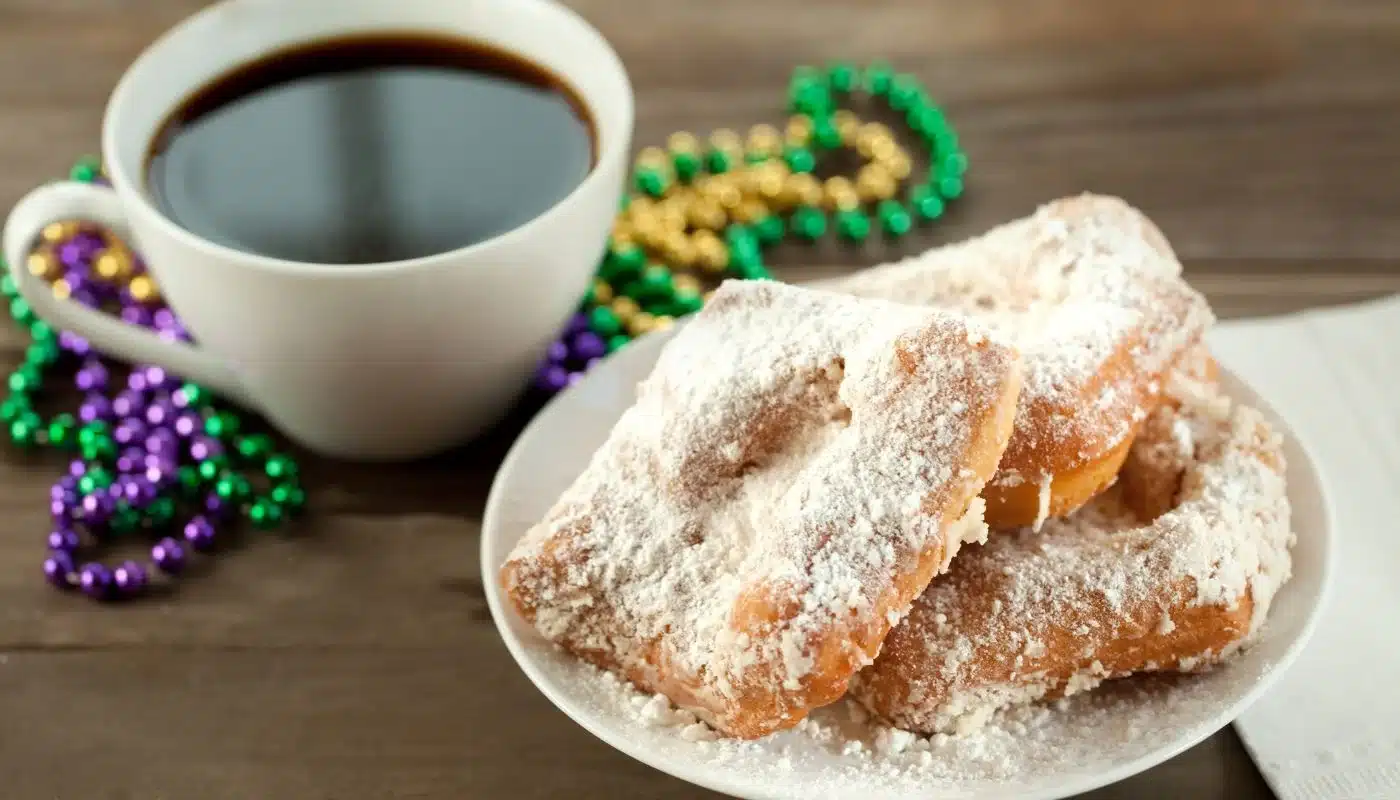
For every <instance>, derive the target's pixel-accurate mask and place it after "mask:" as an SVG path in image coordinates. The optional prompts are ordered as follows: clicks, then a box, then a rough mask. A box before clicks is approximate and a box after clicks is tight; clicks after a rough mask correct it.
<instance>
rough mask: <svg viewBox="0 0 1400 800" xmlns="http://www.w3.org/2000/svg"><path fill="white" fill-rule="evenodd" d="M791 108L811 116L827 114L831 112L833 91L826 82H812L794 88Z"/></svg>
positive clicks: (790, 103)
mask: <svg viewBox="0 0 1400 800" xmlns="http://www.w3.org/2000/svg"><path fill="white" fill-rule="evenodd" d="M789 108H790V109H791V110H793V111H796V112H798V113H799V114H807V115H809V116H816V115H818V114H825V113H826V112H828V111H830V110H831V91H830V90H829V89H828V88H827V87H826V84H825V82H820V83H818V82H812V83H807V84H804V85H801V86H797V87H794V89H793V91H792V93H791V99H790V102H789Z"/></svg>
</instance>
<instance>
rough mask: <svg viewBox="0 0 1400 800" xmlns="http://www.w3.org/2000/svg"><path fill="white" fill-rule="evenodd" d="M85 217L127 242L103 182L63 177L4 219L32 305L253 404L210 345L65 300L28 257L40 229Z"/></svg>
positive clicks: (53, 320)
mask: <svg viewBox="0 0 1400 800" xmlns="http://www.w3.org/2000/svg"><path fill="white" fill-rule="evenodd" d="M73 219H81V220H86V221H90V222H94V223H97V224H98V225H101V226H103V227H106V228H107V229H109V230H111V231H112V232H113V233H115V234H116V235H118V236H120V237H121V238H122V239H124V240H126V241H127V242H131V241H133V239H132V237H131V228H130V226H129V225H127V221H126V215H125V214H124V213H123V212H122V208H121V203H120V201H119V200H118V198H117V194H116V192H114V191H112V190H111V189H110V188H107V187H104V186H96V185H93V184H90V183H79V182H76V181H62V182H58V183H51V184H48V185H47V186H40V187H39V188H37V189H35V190H34V191H32V192H30V193H29V194H27V195H25V196H24V199H22V200H20V201H19V203H18V204H17V205H16V206H15V207H14V209H13V210H12V211H11V212H10V217H9V219H8V220H6V222H5V232H4V242H3V245H4V247H3V252H4V255H5V261H6V262H7V263H8V264H9V270H10V277H11V278H12V279H13V280H14V282H15V285H16V286H17V287H19V293H20V296H22V297H23V298H24V299H25V301H26V302H28V303H29V306H30V308H32V309H34V312H35V313H36V314H37V315H38V316H39V317H40V318H41V319H43V320H44V321H45V322H47V323H49V324H50V325H52V326H53V327H54V328H55V329H56V330H66V331H71V332H73V333H76V334H78V335H79V336H82V337H83V338H84V339H87V340H88V341H89V342H91V343H92V344H93V345H94V346H95V347H96V348H97V349H99V350H102V351H104V352H106V353H109V354H111V355H113V356H116V357H117V358H120V359H122V360H125V361H129V362H132V363H142V364H158V365H160V366H162V367H164V368H166V369H167V370H169V371H170V373H171V374H173V375H178V376H180V377H181V378H183V379H185V380H190V381H194V382H195V383H197V384H200V385H202V386H204V387H207V388H208V389H210V390H212V391H214V392H215V393H217V394H220V395H223V396H224V397H225V398H227V399H229V400H233V401H234V402H237V403H239V404H240V405H244V406H248V407H254V404H253V403H252V400H251V398H250V397H249V396H248V392H247V390H246V389H245V388H244V387H243V385H242V384H241V383H240V382H239V381H238V378H237V377H236V376H235V375H234V374H233V372H232V371H231V370H229V368H228V367H227V366H226V365H224V364H223V363H222V362H220V361H219V360H218V359H217V358H215V357H214V356H212V355H211V354H209V353H208V352H206V351H205V350H203V349H201V348H199V347H196V346H194V345H192V344H187V343H185V342H180V341H175V340H170V339H163V338H161V337H160V336H157V335H156V334H155V333H154V332H152V331H148V330H146V329H144V328H138V327H136V326H135V325H128V324H127V323H125V322H122V321H121V320H119V319H117V318H116V317H113V316H111V315H110V314H106V313H103V312H101V311H97V310H95V309H91V308H88V307H87V306H84V305H82V304H81V303H78V302H76V301H74V300H71V299H67V298H64V299H60V298H58V297H57V296H56V295H54V293H53V291H52V290H51V289H50V288H49V287H48V285H47V284H45V283H44V282H43V281H41V280H40V279H39V278H37V277H35V276H33V275H31V274H29V270H28V269H26V268H25V266H24V262H25V260H26V258H27V257H28V255H29V248H30V247H31V246H32V245H33V242H34V240H35V239H36V238H38V236H39V232H40V231H42V230H43V229H44V227H45V226H47V225H48V224H50V223H52V222H61V221H66V220H73Z"/></svg>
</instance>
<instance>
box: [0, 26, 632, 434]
mask: <svg viewBox="0 0 1400 800" xmlns="http://www.w3.org/2000/svg"><path fill="white" fill-rule="evenodd" d="M376 31H395V32H408V31H423V32H432V33H437V34H449V35H460V36H463V37H466V38H469V39H473V40H477V41H482V42H485V43H488V44H493V45H496V46H498V47H500V48H502V49H505V50H508V51H510V52H513V53H516V54H519V55H521V56H523V57H525V58H527V59H529V60H530V61H533V62H535V63H537V64H540V65H542V66H544V67H546V68H548V69H549V70H550V71H552V72H554V73H555V74H556V75H559V76H560V77H561V78H563V79H564V80H565V81H567V82H568V83H569V84H570V85H571V86H572V87H573V88H574V89H575V91H576V92H577V93H578V95H579V96H580V97H581V98H582V100H583V102H584V104H585V105H587V107H588V109H589V111H590V112H591V114H592V117H593V121H594V123H595V129H596V134H597V137H598V141H597V153H598V159H597V164H596V166H595V167H594V168H593V171H592V172H591V173H589V175H588V176H587V178H586V179H585V180H584V181H583V182H582V183H581V184H580V185H579V186H578V187H577V188H575V189H574V191H573V192H572V193H571V194H569V195H568V196H567V197H566V198H565V199H564V200H562V201H560V202H559V203H558V204H557V205H555V206H554V207H553V208H551V209H549V210H548V211H546V212H545V213H543V214H541V215H540V216H538V217H536V218H535V219H533V220H531V221H530V222H528V223H526V224H524V225H522V226H520V227H518V228H515V229H514V230H511V231H508V232H506V233H503V234H501V235H499V236H497V237H495V238H493V239H489V240H487V241H485V242H482V243H479V244H475V245H472V246H469V247H464V248H461V249H458V250H453V251H450V252H446V253H441V254H439V255H434V256H430V257H425V258H417V259H413V260H407V261H396V262H391V263H381V264H368V265H354V266H345V265H338V266H337V265H323V264H307V263H297V262H291V261H284V260H280V259H276V258H268V257H265V256H260V255H255V254H252V253H245V252H240V251H238V250H234V249H230V248H228V247H225V246H222V245H219V244H215V243H213V242H209V241H206V240H204V239H201V238H200V237H198V236H195V235H194V234H192V233H190V232H189V231H186V230H184V229H183V228H180V227H179V226H177V225H176V224H175V223H174V222H172V221H171V220H169V219H168V218H166V217H165V216H164V215H162V214H161V212H160V211H159V210H157V208H156V207H155V206H154V205H153V203H152V202H151V199H150V196H149V194H148V192H147V188H146V183H145V164H144V159H145V155H146V152H147V149H148V147H149V145H150V142H151V140H152V138H153V136H154V135H155V133H156V131H157V128H158V127H159V126H160V125H161V123H162V122H163V121H164V120H165V118H166V117H167V116H168V115H169V114H170V113H171V112H172V111H173V110H174V109H175V108H176V107H177V106H179V105H180V103H181V102H182V101H183V100H184V99H185V98H186V97H188V96H189V95H191V94H192V93H193V92H195V91H196V90H198V89H199V88H200V87H202V86H204V85H206V84H208V83H209V82H211V81H212V80H215V79H217V78H219V77H221V76H223V75H225V74H227V73H228V72H230V71H231V70H233V69H234V68H236V67H238V66H240V65H242V64H246V63H248V62H251V61H255V60H257V59H258V58H260V57H262V56H264V55H267V54H268V53H270V52H273V51H278V50H282V49H285V48H288V47H292V46H295V45H297V44H298V43H301V42H306V41H315V40H320V39H326V38H329V37H336V36H340V35H346V34H354V33H372V32H376ZM632 120H633V108H632V91H631V86H630V84H629V82H628V78H627V73H626V71H625V70H624V68H623V66H622V62H621V61H620V60H619V59H618V57H617V54H616V53H615V52H613V50H612V48H611V47H610V46H609V45H608V43H607V42H606V41H605V40H604V39H603V37H602V35H601V34H599V33H598V32H597V31H596V30H595V29H594V28H593V27H591V26H590V25H589V24H588V23H587V22H585V21H584V20H583V19H581V18H580V17H579V16H578V15H576V14H575V13H574V12H572V11H570V10H569V9H567V8H565V7H563V6H561V5H558V4H556V3H553V2H550V0H396V1H395V2H392V3H389V2H385V0H337V1H336V2H334V3H329V2H325V0H227V1H226V2H223V3H219V4H217V5H215V6H212V7H210V8H209V9H207V10H205V11H203V12H201V13H199V14H196V15H195V16H193V17H190V18H189V19H187V20H185V21H184V22H183V23H181V24H180V25H178V26H177V27H175V28H174V29H172V30H171V31H170V32H169V33H167V34H166V35H165V36H163V37H162V38H161V39H159V40H158V41H157V42H155V44H153V45H152V46H151V47H150V48H149V49H147V50H146V52H144V53H143V54H142V55H141V56H140V57H139V58H138V59H137V60H136V62H135V63H133V64H132V65H131V67H130V68H129V69H128V70H127V72H126V74H125V75H124V76H123V77H122V79H121V82H120V83H119V84H118V85H117V88H116V90H115V92H114V93H113V94H112V98H111V100H110V101H109V103H108V106H107V111H106V116H105V118H104V120H103V128H102V156H103V160H104V161H105V164H106V169H107V172H108V176H109V177H110V180H111V187H110V188H107V187H103V186H95V185H90V184H80V183H57V184H53V185H50V186H45V187H42V188H40V189H38V190H36V191H34V192H32V193H31V194H29V195H28V196H27V197H25V198H24V199H23V200H22V201H20V203H19V205H18V206H16V207H15V209H14V211H13V212H12V213H11V215H10V218H9V220H8V222H7V223H6V225H5V233H4V254H5V257H6V259H7V260H8V262H9V264H10V273H11V275H13V276H14V279H15V281H16V283H18V285H19V287H20V291H21V293H22V295H23V296H24V298H25V299H26V300H27V301H29V303H30V305H31V306H32V307H33V309H34V310H35V312H36V313H37V314H38V315H39V317H41V318H42V319H44V320H45V321H46V322H48V323H50V324H51V325H53V326H54V327H55V328H58V329H61V330H70V331H73V332H74V333H77V334H79V335H81V336H83V337H85V338H87V339H88V340H89V341H91V342H92V344H93V345H94V346H95V347H97V348H98V349H100V350H102V351H105V352H107V353H110V354H112V355H114V356H117V357H119V358H122V359H125V360H129V361H133V362H139V363H152V364H158V365H160V366H163V367H165V368H166V369H167V370H169V371H170V372H171V373H173V374H177V375H180V376H182V377H184V378H186V379H188V380H192V381H195V382H197V383H201V384H203V385H205V386H207V387H209V388H210V389H213V390H214V391H216V392H218V393H221V394H223V395H224V396H226V397H229V398H231V399H234V400H236V401H238V402H240V403H242V404H244V405H246V406H249V407H251V408H253V409H254V410H256V411H259V412H261V413H262V414H264V415H265V416H266V417H267V418H268V419H269V420H270V421H271V422H272V423H273V424H274V425H276V426H277V427H278V428H279V429H281V430H282V431H283V432H285V433H286V434H287V435H288V436H290V437H292V438H293V439H295V440H297V441H299V442H300V443H302V444H304V445H305V446H307V447H309V448H311V449H314V450H317V451H320V452H322V453H325V454H328V455H333V456H339V457H346V458H358V459H398V458H411V457H416V456H421V455H426V454H429V453H432V452H436V451H439V450H442V449H445V448H447V447H450V446H451V445H453V444H457V443H460V442H462V441H464V440H466V439H467V438H469V437H471V436H472V435H474V434H476V433H477V432H479V431H480V430H481V429H482V428H484V427H485V426H486V425H489V424H490V423H491V422H492V421H494V420H495V419H496V418H498V417H499V416H500V415H501V414H502V413H504V411H505V410H506V409H507V408H508V406H509V405H510V403H511V401H512V400H513V399H514V398H515V397H516V396H517V394H518V393H519V392H520V391H521V390H522V389H523V388H524V386H525V384H526V382H527V381H528V379H529V376H530V374H531V370H532V369H533V368H534V366H535V365H536V363H537V361H538V359H539V357H540V354H541V353H542V352H543V351H544V348H545V346H546V345H547V344H548V342H549V340H550V339H551V338H552V337H553V336H554V335H556V334H557V332H558V331H559V329H560V328H561V327H562V325H563V324H564V323H565V321H566V320H567V318H568V316H569V314H570V313H571V312H572V311H573V310H574V308H575V306H576V304H577V303H578V302H579V299H580V298H581V297H582V296H583V293H584V291H585V289H586V287H587V285H588V281H589V279H590V276H591V275H592V272H593V269H594V267H595V266H596V264H597V260H598V258H599V256H600V255H601V253H602V251H603V248H604V246H605V242H606V238H607V234H608V231H609V228H610V225H611V221H612V218H613V215H614V214H615V213H616V210H617V203H618V200H619V197H620V196H621V192H622V188H623V181H624V179H625V177H626V171H627V170H626V159H627V155H628V151H629V149H630V146H631V141H630V140H631V133H632ZM67 219H86V220H92V221H94V222H97V223H100V224H102V225H107V226H111V227H112V228H113V229H114V230H115V231H116V232H118V233H119V234H120V235H122V236H123V237H128V240H129V241H130V240H134V242H135V245H136V247H137V248H138V250H139V252H140V253H141V254H142V256H143V258H144V260H145V261H146V263H147V264H148V267H149V269H150V271H151V273H152V274H153V276H154V277H155V279H156V282H157V283H158V284H159V286H160V289H161V292H162V294H163V296H164V297H165V299H166V300H167V302H168V303H169V304H170V306H171V307H172V308H173V309H174V310H175V312H176V314H177V315H178V316H179V317H180V320H181V321H182V322H183V323H184V325H185V327H186V328H187V329H188V330H189V331H190V333H191V334H192V336H193V338H194V341H195V342H196V343H197V344H192V345H191V344H182V343H178V342H172V341H167V340H165V339H161V338H159V337H157V336H156V335H155V334H154V333H152V332H150V331H147V330H144V329H140V328H136V327H134V326H129V325H126V324H124V323H122V322H121V321H120V320H118V319H116V318H114V317H110V316H107V315H105V314H102V313H100V312H97V311H94V310H91V309H88V308H85V307H83V306H81V305H79V304H77V303H75V302H72V301H67V300H59V299H57V298H55V297H54V295H53V293H52V291H50V290H49V288H48V286H46V285H45V284H43V283H42V282H40V281H39V280H38V279H36V278H34V277H32V276H31V275H29V274H28V272H27V270H25V269H24V267H23V264H24V262H25V256H26V254H27V251H28V249H29V247H30V246H31V245H32V244H33V242H34V240H35V238H36V237H37V235H38V233H39V231H40V230H41V229H42V228H43V227H44V226H45V225H46V224H48V223H50V222H55V221H59V220H67Z"/></svg>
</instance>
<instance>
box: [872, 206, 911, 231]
mask: <svg viewBox="0 0 1400 800" xmlns="http://www.w3.org/2000/svg"><path fill="white" fill-rule="evenodd" d="M877 213H878V214H879V217H880V227H881V228H882V229H883V230H884V231H885V233H887V234H889V235H890V236H895V237H899V236H903V235H904V234H906V233H908V232H909V229H910V228H912V227H913V225H914V221H913V220H912V219H910V217H909V212H908V211H907V210H906V209H905V208H904V206H902V205H900V203H899V201H898V200H884V201H881V203H880V207H879V210H878V212H877Z"/></svg>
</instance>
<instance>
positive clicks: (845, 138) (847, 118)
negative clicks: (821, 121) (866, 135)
mask: <svg viewBox="0 0 1400 800" xmlns="http://www.w3.org/2000/svg"><path fill="white" fill-rule="evenodd" d="M831 124H832V126H833V127H835V128H836V132H837V133H838V134H840V136H841V142H842V143H843V144H847V145H850V144H855V141H856V133H857V132H858V131H859V130H860V117H857V116H856V114H855V112H854V111H851V110H850V109H846V108H841V109H837V110H836V111H833V112H832V113H831Z"/></svg>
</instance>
